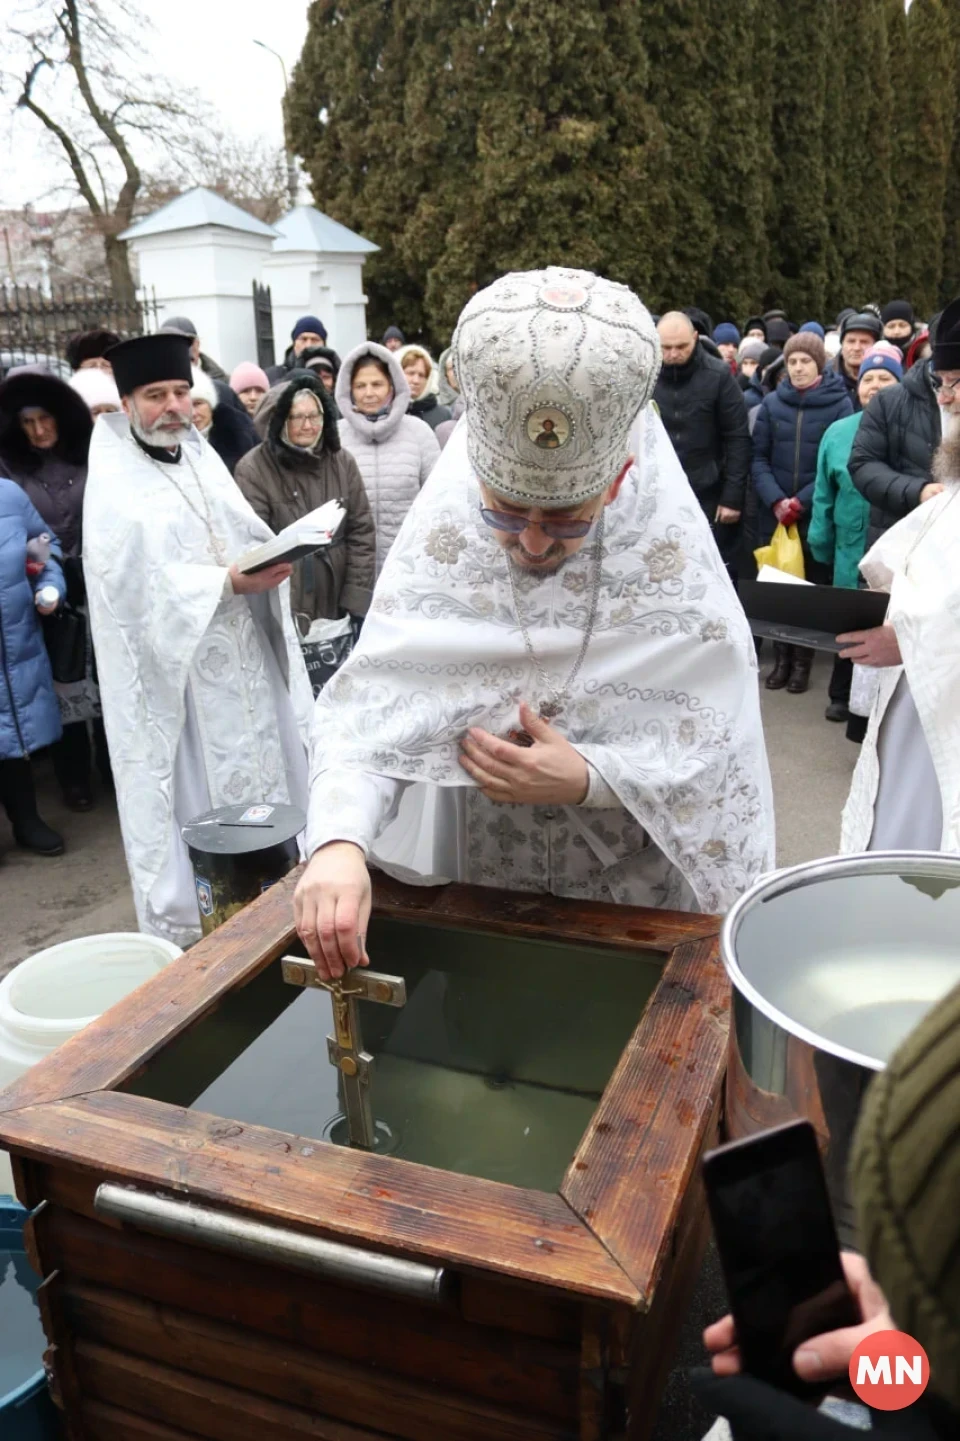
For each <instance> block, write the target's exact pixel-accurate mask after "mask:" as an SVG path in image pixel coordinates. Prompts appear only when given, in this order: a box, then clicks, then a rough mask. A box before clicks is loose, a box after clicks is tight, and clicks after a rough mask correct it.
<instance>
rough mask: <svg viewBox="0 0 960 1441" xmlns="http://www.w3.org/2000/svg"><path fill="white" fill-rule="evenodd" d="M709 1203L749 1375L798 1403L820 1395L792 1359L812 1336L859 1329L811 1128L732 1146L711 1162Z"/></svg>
mask: <svg viewBox="0 0 960 1441" xmlns="http://www.w3.org/2000/svg"><path fill="white" fill-rule="evenodd" d="M703 1174H704V1180H705V1183H706V1188H707V1201H708V1204H709V1207H710V1215H711V1219H712V1220H713V1228H714V1233H715V1235H716V1240H717V1247H718V1250H719V1253H720V1263H721V1266H722V1268H723V1273H724V1278H725V1280H726V1284H727V1292H728V1295H729V1298H730V1309H731V1312H732V1314H733V1324H734V1327H735V1331H736V1344H737V1346H738V1348H739V1351H740V1356H741V1362H742V1368H743V1370H744V1371H746V1372H748V1373H749V1374H750V1375H752V1376H756V1377H758V1378H759V1379H760V1380H763V1381H767V1382H769V1383H770V1384H771V1385H774V1386H777V1387H779V1388H780V1389H781V1390H784V1391H789V1392H790V1393H791V1394H793V1395H796V1396H803V1397H809V1398H813V1397H815V1396H819V1395H822V1393H823V1391H824V1389H825V1384H826V1378H824V1380H823V1381H821V1382H820V1383H811V1382H808V1381H803V1380H801V1378H800V1377H799V1376H798V1375H797V1373H796V1371H795V1370H794V1368H793V1354H794V1352H795V1350H796V1349H797V1347H798V1346H799V1345H800V1344H801V1342H803V1341H805V1340H808V1339H809V1338H810V1337H811V1336H818V1335H821V1334H822V1333H824V1332H828V1331H836V1330H840V1329H842V1328H847V1327H856V1326H859V1325H860V1323H861V1320H862V1317H861V1314H860V1309H859V1307H858V1305H857V1302H856V1299H855V1297H854V1295H853V1292H852V1291H851V1289H850V1287H849V1285H848V1284H847V1280H846V1276H845V1274H844V1268H843V1264H842V1262H841V1259H840V1247H839V1244H838V1241H837V1233H836V1227H835V1225H834V1220H833V1214H832V1212H831V1209H830V1200H829V1197H828V1195H827V1187H826V1182H825V1180H824V1175H823V1166H822V1163H821V1160H820V1153H819V1150H818V1147H817V1139H816V1134H815V1132H814V1130H813V1127H812V1126H811V1125H810V1123H809V1122H808V1121H796V1122H791V1123H790V1124H789V1125H786V1126H778V1127H777V1128H776V1129H774V1130H771V1131H766V1132H764V1133H762V1134H761V1135H758V1136H752V1137H750V1138H749V1139H747V1140H744V1141H734V1142H732V1143H731V1144H730V1145H727V1146H721V1147H719V1148H718V1149H717V1150H715V1151H711V1152H709V1153H708V1154H707V1155H706V1156H705V1157H704V1160H703Z"/></svg>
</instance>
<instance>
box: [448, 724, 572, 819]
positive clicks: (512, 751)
mask: <svg viewBox="0 0 960 1441" xmlns="http://www.w3.org/2000/svg"><path fill="white" fill-rule="evenodd" d="M520 724H521V725H522V726H523V728H524V730H525V731H526V732H527V734H528V735H529V736H530V737H531V739H532V741H533V744H532V745H531V746H521V745H516V744H514V742H512V741H507V740H501V739H500V738H499V737H498V736H493V735H491V734H490V733H489V731H484V730H479V729H478V728H476V727H474V728H473V729H471V730H469V731H468V732H467V734H466V735H465V736H464V738H463V741H462V742H461V754H460V764H461V765H462V766H463V768H464V770H465V771H466V772H467V774H468V775H471V776H472V777H473V779H474V780H475V781H476V783H477V786H478V787H479V789H480V791H481V792H482V793H483V795H485V796H486V797H487V799H488V800H491V801H502V802H508V803H510V804H512V805H534V806H536V805H539V806H578V805H580V804H581V803H582V802H583V801H584V799H585V798H586V794H587V790H588V788H589V784H590V770H589V767H588V765H587V763H586V761H585V760H584V758H583V756H582V755H581V754H580V752H579V751H578V750H576V749H574V747H573V746H572V745H571V744H570V742H569V741H568V740H567V739H566V738H565V737H564V736H562V735H561V734H560V732H559V731H557V730H554V728H553V726H552V725H551V724H550V722H549V721H545V720H543V719H542V717H540V716H539V715H537V713H536V711H535V710H532V709H531V707H530V706H528V705H521V707H520Z"/></svg>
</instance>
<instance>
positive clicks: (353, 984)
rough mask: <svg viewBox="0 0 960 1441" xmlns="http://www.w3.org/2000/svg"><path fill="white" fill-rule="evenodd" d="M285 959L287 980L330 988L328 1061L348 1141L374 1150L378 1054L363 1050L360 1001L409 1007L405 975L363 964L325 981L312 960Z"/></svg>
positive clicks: (296, 984) (367, 1149) (283, 965)
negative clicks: (337, 1088)
mask: <svg viewBox="0 0 960 1441" xmlns="http://www.w3.org/2000/svg"><path fill="white" fill-rule="evenodd" d="M281 964H282V968H283V979H284V980H285V981H286V982H287V984H288V985H290V986H309V987H313V988H315V989H317V990H320V991H329V992H330V995H331V998H332V1000H333V1026H334V1034H333V1035H332V1036H328V1037H327V1054H328V1056H329V1057H330V1064H331V1065H332V1066H336V1067H337V1070H338V1071H339V1072H340V1094H341V1096H342V1098H343V1111H344V1115H345V1116H346V1119H347V1130H348V1133H349V1136H350V1144H351V1146H359V1147H361V1148H362V1149H363V1150H365V1151H372V1150H373V1149H374V1141H375V1135H376V1133H375V1130H374V1118H373V1106H372V1105H371V1102H370V1078H371V1073H372V1071H373V1066H374V1058H373V1056H371V1055H370V1054H369V1053H368V1052H367V1051H365V1050H364V1049H363V1036H362V1035H361V1033H360V1016H359V1013H358V1009H357V1002H358V1001H379V1002H380V1003H381V1005H384V1006H405V1005H406V1003H407V983H406V981H405V980H404V979H403V977H402V976H385V975H383V974H381V973H380V972H379V971H367V970H363V969H362V968H358V969H357V970H354V971H350V972H348V974H347V975H345V976H343V977H341V979H340V980H338V981H323V980H321V979H320V977H319V976H318V975H317V968H316V966H315V964H314V963H313V961H308V960H300V959H299V958H298V957H296V956H284V958H283V961H282V963H281Z"/></svg>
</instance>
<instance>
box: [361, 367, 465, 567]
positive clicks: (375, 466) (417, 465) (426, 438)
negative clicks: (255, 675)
mask: <svg viewBox="0 0 960 1441" xmlns="http://www.w3.org/2000/svg"><path fill="white" fill-rule="evenodd" d="M368 355H370V356H374V357H375V358H376V359H377V360H382V361H383V362H384V363H385V364H386V365H387V366H388V368H389V370H390V379H391V382H392V384H393V390H394V400H393V404H392V405H391V407H390V411H389V413H388V414H387V415H382V416H381V417H380V418H379V420H370V419H368V418H367V416H365V415H361V414H360V413H359V412H358V411H356V410H354V407H353V399H352V396H351V393H350V382H351V380H352V378H353V372H354V369H355V367H356V365H357V362H358V361H360V360H362V359H363V358H364V357H365V356H368ZM336 398H337V405H338V406H339V408H340V414H341V417H342V419H341V421H340V440H341V443H342V445H343V447H344V449H345V450H349V452H350V454H351V455H352V456H353V457H354V459H355V460H356V462H357V465H358V466H359V467H360V474H361V475H362V476H363V483H364V486H365V487H366V491H367V497H368V499H369V501H370V509H371V510H372V511H373V521H374V525H375V526H376V530H377V574H378V575H379V574H380V571H381V570H382V569H383V562H384V561H385V560H386V558H387V552H388V551H389V549H390V547H391V545H392V544H393V542H394V540H395V539H396V536H397V532H398V531H399V529H400V527H401V525H402V524H403V521H404V517H405V516H406V514H407V511H408V510H409V509H410V507H411V505H412V504H413V502H414V500H415V499H416V497H417V495H418V494H419V492H420V487H421V486H422V485H423V483H424V481H425V480H426V478H427V476H428V475H429V474H430V472H431V470H432V469H433V467H434V466H435V465H436V463H437V461H438V459H439V458H440V447H439V445H438V444H437V441H436V437H435V436H434V434H433V431H432V430H431V429H430V427H429V425H427V424H426V423H425V422H424V421H422V420H416V419H414V417H413V416H412V415H407V406H408V405H409V404H410V387H409V386H408V385H407V382H406V378H405V376H404V374H403V371H402V370H401V369H400V366H399V364H398V362H397V360H396V358H395V356H394V355H393V353H392V352H391V351H389V350H387V349H385V348H384V346H382V345H375V344H374V343H373V341H367V342H366V344H364V345H358V346H357V348H356V349H355V350H351V352H350V354H349V355H348V356H347V357H346V358H345V359H344V362H343V365H342V366H341V367H340V374H339V376H338V377H337V389H336Z"/></svg>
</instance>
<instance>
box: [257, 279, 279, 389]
mask: <svg viewBox="0 0 960 1441" xmlns="http://www.w3.org/2000/svg"><path fill="white" fill-rule="evenodd" d="M253 323H254V326H255V327H256V333H257V364H258V365H259V366H260V367H261V368H262V369H263V370H269V369H270V367H271V365H274V364H275V363H276V361H275V358H274V352H273V300H272V298H271V295H270V287H269V285H258V284H257V282H256V281H254V282H253Z"/></svg>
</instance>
